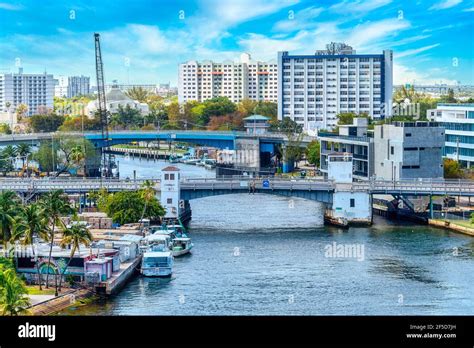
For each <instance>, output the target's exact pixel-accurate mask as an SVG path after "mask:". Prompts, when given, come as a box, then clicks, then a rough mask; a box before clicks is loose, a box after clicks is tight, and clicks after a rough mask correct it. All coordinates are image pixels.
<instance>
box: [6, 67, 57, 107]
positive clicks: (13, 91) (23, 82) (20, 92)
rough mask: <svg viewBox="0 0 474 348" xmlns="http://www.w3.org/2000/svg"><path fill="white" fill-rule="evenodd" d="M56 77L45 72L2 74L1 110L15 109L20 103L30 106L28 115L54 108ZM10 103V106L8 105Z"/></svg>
mask: <svg viewBox="0 0 474 348" xmlns="http://www.w3.org/2000/svg"><path fill="white" fill-rule="evenodd" d="M53 97H54V78H53V75H49V74H47V73H46V72H45V73H44V74H23V68H20V69H19V71H18V73H16V74H15V73H9V74H0V111H3V112H8V109H10V110H15V109H16V108H17V107H18V105H20V104H25V105H26V106H27V107H28V110H27V112H26V115H27V116H31V115H34V114H36V113H38V112H43V111H44V109H42V108H45V109H50V110H51V109H53ZM8 105H10V107H8Z"/></svg>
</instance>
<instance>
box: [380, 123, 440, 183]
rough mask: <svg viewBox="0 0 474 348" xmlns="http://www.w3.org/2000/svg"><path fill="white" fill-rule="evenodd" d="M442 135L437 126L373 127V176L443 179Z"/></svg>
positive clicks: (387, 125)
mask: <svg viewBox="0 0 474 348" xmlns="http://www.w3.org/2000/svg"><path fill="white" fill-rule="evenodd" d="M444 133H445V131H444V127H442V126H440V125H439V123H437V122H393V123H391V124H384V125H378V126H375V129H374V147H375V156H374V170H375V176H376V177H377V178H378V179H385V180H400V179H418V178H442V177H443V159H442V156H443V146H444Z"/></svg>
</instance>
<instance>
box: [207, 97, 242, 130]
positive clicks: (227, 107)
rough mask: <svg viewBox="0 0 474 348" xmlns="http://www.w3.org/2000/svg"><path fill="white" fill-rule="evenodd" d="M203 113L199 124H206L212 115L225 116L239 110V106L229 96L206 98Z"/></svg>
mask: <svg viewBox="0 0 474 348" xmlns="http://www.w3.org/2000/svg"><path fill="white" fill-rule="evenodd" d="M203 104H204V109H203V112H202V115H201V116H200V118H199V124H201V125H203V126H205V125H207V124H208V123H209V119H210V118H211V116H223V115H226V114H230V113H232V112H234V111H236V110H237V106H236V105H235V104H234V103H232V102H231V101H230V100H229V98H227V97H215V98H212V99H208V100H206V101H205V102H204V103H203Z"/></svg>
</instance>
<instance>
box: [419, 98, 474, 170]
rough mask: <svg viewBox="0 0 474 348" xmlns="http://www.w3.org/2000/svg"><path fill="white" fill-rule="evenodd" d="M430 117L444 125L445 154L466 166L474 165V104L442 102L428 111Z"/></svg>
mask: <svg viewBox="0 0 474 348" xmlns="http://www.w3.org/2000/svg"><path fill="white" fill-rule="evenodd" d="M427 117H428V119H430V120H432V121H435V122H438V123H439V124H440V125H442V126H444V127H445V129H446V131H445V133H446V137H445V142H444V150H443V155H444V156H445V157H446V158H451V159H454V160H456V161H458V162H460V163H461V165H463V166H465V167H468V168H470V167H472V166H473V165H474V104H472V103H471V104H468V103H466V104H450V103H440V104H438V105H437V107H436V109H431V110H428V111H427Z"/></svg>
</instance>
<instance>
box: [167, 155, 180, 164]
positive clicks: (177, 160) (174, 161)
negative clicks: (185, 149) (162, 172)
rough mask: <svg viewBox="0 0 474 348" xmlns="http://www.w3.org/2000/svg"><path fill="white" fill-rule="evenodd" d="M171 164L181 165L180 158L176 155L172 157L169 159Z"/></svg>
mask: <svg viewBox="0 0 474 348" xmlns="http://www.w3.org/2000/svg"><path fill="white" fill-rule="evenodd" d="M168 160H169V161H170V163H179V157H178V156H176V155H170V157H169V159H168Z"/></svg>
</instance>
